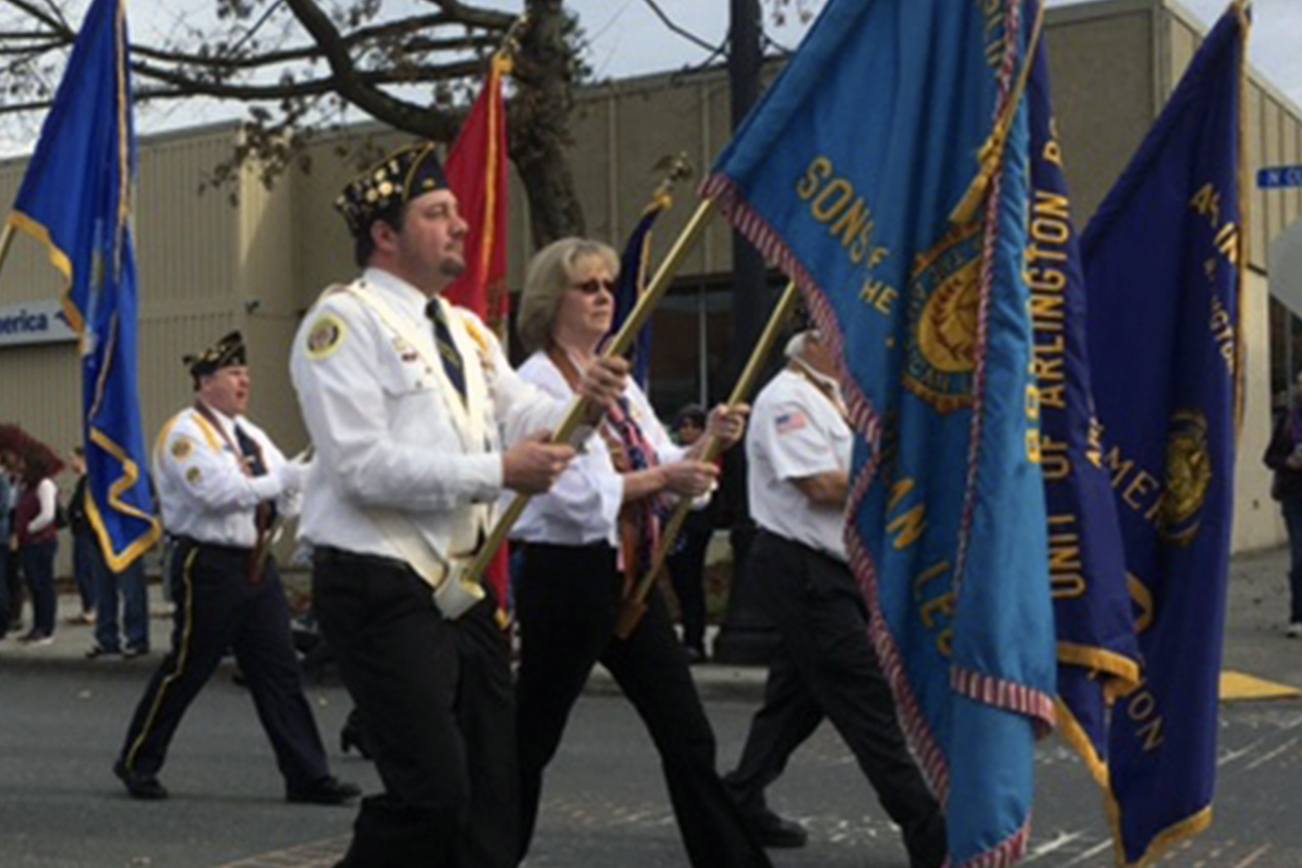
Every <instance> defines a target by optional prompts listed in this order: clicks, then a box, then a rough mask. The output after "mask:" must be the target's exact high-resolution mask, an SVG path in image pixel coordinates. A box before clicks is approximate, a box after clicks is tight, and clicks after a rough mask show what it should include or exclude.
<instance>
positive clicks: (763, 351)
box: [615, 281, 800, 639]
mask: <svg viewBox="0 0 1302 868" xmlns="http://www.w3.org/2000/svg"><path fill="white" fill-rule="evenodd" d="M799 298H800V292H799V290H797V289H796V284H795V281H792V282H790V283H788V284H787V288H786V290H785V291H784V292H783V293H782V297H781V298H779V299H778V303H777V305H776V306H775V307H774V308H773V313H772V315H770V316H769V322H768V325H766V326H765V327H764V331H763V333H762V334H761V335H760V339H759V343H757V344H756V345H755V349H754V350H753V351H752V352H751V354H750V359H748V360H747V362H746V367H745V369H744V370H742V372H741V376H740V377H738V378H737V384H736V385H735V386H733V387H732V394H731V395H729V396H728V406H729V407H735V406H737V405H738V404H740V403H742V402H743V401H745V400H746V399H747V398H748V397H749V396H750V393H751V391H752V390H753V389H754V387H755V380H756V378H757V377H759V372H760V368H761V367H762V366H763V365H764V362H765V361H767V360H768V357H769V354H770V353H772V352H773V345H774V344H776V343H777V341H778V335H779V334H780V333H781V331H782V327H783V325H785V324H786V321H787V320H788V319H790V318H791V312H792V311H793V310H795V307H796V302H797V301H798V300H799ZM722 451H723V444H722V443H721V442H720V441H719V438H717V437H715V436H713V435H707V439H706V441H705V449H704V450H703V452H702V455H701V458H700V460H701V461H713V460H714V459H716V458H718V457H719V453H720V452H722ZM691 511H692V498H690V497H684V498H682V499H681V500H679V501H678V508H677V509H675V510H674V514H673V516H672V517H670V519H669V523H668V524H667V525H665V528H664V531H663V532H662V533H661V535H660V545H659V546H657V548H656V551H655V555H654V556H653V557H652V559H651V568H650V569H649V570H647V571H646V573H645V574H643V576H642V579H641V581H639V582H638V584H637V587H635V588H634V589H633V591H632V593H630V594H629V595H628V596H627V597H625V598H624V605H623V606H622V607H621V608H620V610H619V620H618V621H616V623H615V635H616V636H618V637H619V638H621V639H627V638H628V637H629V636H630V635H631V634H632V632H633V628H635V627H636V626H637V624H638V622H639V621H641V620H642V616H643V615H644V614H646V598H647V595H648V594H650V593H651V589H652V588H653V587H654V586H655V583H656V579H658V578H659V577H660V573H661V572H662V571H663V570H664V567H665V561H666V560H667V559H668V557H669V552H670V551H671V550H672V549H673V546H674V541H675V540H676V539H677V538H678V533H679V531H681V530H682V527H683V522H684V521H685V520H686V519H687V513H689V512H691Z"/></svg>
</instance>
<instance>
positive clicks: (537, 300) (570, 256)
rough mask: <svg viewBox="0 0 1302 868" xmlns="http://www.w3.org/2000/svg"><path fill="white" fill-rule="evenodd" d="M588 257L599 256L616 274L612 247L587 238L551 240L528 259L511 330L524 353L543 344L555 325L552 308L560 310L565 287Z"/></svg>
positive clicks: (617, 263)
mask: <svg viewBox="0 0 1302 868" xmlns="http://www.w3.org/2000/svg"><path fill="white" fill-rule="evenodd" d="M590 256H593V257H596V258H598V259H600V260H601V262H602V264H603V265H605V266H606V268H608V269H609V270H610V273H611V274H612V275H616V274H618V273H619V255H618V254H617V253H615V250H614V248H612V247H611V246H610V245H609V244H603V243H602V242H600V241H593V240H592V239H589V238H562V239H560V240H559V241H553V242H552V243H551V244H548V245H547V246H546V247H544V248H543V249H542V250H539V251H538V252H537V253H536V254H534V257H533V259H532V260H530V261H529V270H528V271H527V272H525V276H524V291H523V292H521V293H520V313H519V315H518V316H517V318H516V321H515V331H516V334H518V335H519V337H520V344H521V345H522V346H523V347H524V350H525V352H527V353H532V352H534V351H536V350H540V349H542V348H543V347H545V346H547V343H548V341H549V340H550V339H551V334H552V326H554V325H555V324H556V311H558V310H559V309H560V306H561V298H562V297H563V296H564V295H565V290H567V289H569V288H570V285H571V284H572V283H573V281H574V273H575V269H576V267H577V266H578V263H579V260H580V259H587V258H588V257H590Z"/></svg>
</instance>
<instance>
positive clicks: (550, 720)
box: [515, 543, 770, 868]
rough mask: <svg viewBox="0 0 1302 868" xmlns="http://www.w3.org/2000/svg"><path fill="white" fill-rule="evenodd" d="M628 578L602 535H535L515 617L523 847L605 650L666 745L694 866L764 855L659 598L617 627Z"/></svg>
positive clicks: (665, 759) (742, 862)
mask: <svg viewBox="0 0 1302 868" xmlns="http://www.w3.org/2000/svg"><path fill="white" fill-rule="evenodd" d="M622 597H623V577H622V576H621V575H620V574H619V573H618V572H616V569H615V551H614V549H612V548H610V547H609V546H606V545H592V546H555V545H539V544H534V543H530V544H529V545H528V546H527V547H526V548H525V552H524V569H523V570H522V572H521V575H520V578H519V581H518V584H517V586H516V592H515V603H516V616H517V617H518V619H519V623H520V642H521V646H520V671H519V678H518V682H517V687H516V691H517V702H518V710H517V720H518V723H517V726H516V730H517V732H518V734H519V761H520V812H521V818H522V820H521V832H522V834H521V847H520V853H521V855H522V856H523V854H524V853H525V852H526V851H527V850H528V847H529V840H530V838H531V837H532V834H533V828H534V822H535V820H536V819H537V816H538V805H539V800H540V796H541V791H542V776H543V769H544V768H546V766H547V763H548V762H550V761H551V758H552V757H553V756H554V755H555V754H556V749H557V747H558V746H559V745H560V741H561V735H562V734H563V732H564V730H565V723H566V720H567V719H568V717H569V713H570V709H571V708H572V707H573V706H574V703H575V701H576V700H577V699H578V697H579V694H580V693H581V692H582V690H583V685H584V683H585V682H586V681H587V679H588V674H589V673H590V672H591V671H592V667H593V665H594V664H596V663H597V662H598V661H600V662H601V663H602V664H603V665H605V667H606V668H607V669H609V670H610V673H611V674H612V675H613V676H614V678H615V681H616V682H617V683H618V684H619V686H620V688H621V689H622V690H623V691H624V695H625V696H627V697H628V699H629V701H630V702H632V703H633V706H634V708H636V709H637V713H638V715H639V716H640V717H641V718H642V721H643V723H645V724H646V727H647V730H648V731H649V732H650V734H651V738H652V740H653V741H654V742H655V745H656V749H657V750H658V751H659V753H660V762H661V765H662V767H663V769H664V775H665V783H666V784H667V786H668V789H669V798H670V801H671V803H672V804H673V809H674V816H675V817H676V818H677V821H678V828H679V832H680V833H681V835H682V838H683V844H684V845H685V847H686V849H687V854H688V857H689V859H690V860H691V864H692V865H694V866H696V868H753V866H768V865H769V864H770V863H769V860H768V857H767V856H766V855H765V854H764V851H763V850H762V849H761V848H760V846H759V845H758V844H757V843H756V842H755V841H754V839H753V838H752V837H751V836H750V833H749V832H748V831H747V830H746V828H745V827H744V825H743V823H742V820H741V817H740V814H739V812H738V811H737V809H736V806H735V805H734V804H733V803H732V800H731V799H730V798H729V796H728V793H727V791H726V790H725V789H724V787H723V783H722V782H721V781H720V780H719V777H718V773H717V772H716V770H715V743H714V731H713V730H712V729H711V728H710V722H709V720H708V719H707V718H706V716H705V709H704V707H702V705H701V700H700V697H699V696H698V695H697V693H696V686H695V684H694V682H693V681H692V676H691V673H690V671H689V670H688V666H687V657H686V655H685V653H684V652H683V649H682V647H681V646H680V645H679V643H678V641H677V639H676V638H675V637H674V633H673V628H672V626H671V624H670V621H669V614H668V611H667V608H666V606H665V603H664V599H663V598H662V597H661V596H660V595H659V594H657V593H652V594H651V595H650V598H649V599H648V600H647V603H648V610H647V612H646V615H645V616H643V618H642V620H641V622H640V623H639V624H638V626H637V628H636V629H635V630H634V631H633V634H632V635H631V636H629V638H628V639H626V640H621V639H618V638H616V637H615V635H614V630H615V619H616V616H617V615H618V613H619V607H620V602H621V599H622Z"/></svg>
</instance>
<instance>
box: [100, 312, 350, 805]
mask: <svg viewBox="0 0 1302 868" xmlns="http://www.w3.org/2000/svg"><path fill="white" fill-rule="evenodd" d="M185 363H186V364H187V365H188V367H189V370H190V375H191V376H192V377H193V379H194V390H195V402H194V404H193V406H191V407H187V408H186V409H184V410H182V411H181V412H180V413H178V414H176V415H175V416H173V417H172V418H171V420H170V421H168V423H167V424H166V425H165V426H164V428H163V432H162V433H161V434H160V435H159V437H158V441H157V446H156V447H155V451H154V455H153V468H154V480H155V483H156V484H157V486H158V494H159V505H160V506H161V507H162V514H163V524H164V526H165V527H166V528H167V530H168V531H169V532H170V533H172V534H173V535H175V536H176V537H177V548H176V553H175V556H174V558H173V563H172V574H171V581H172V583H173V586H174V591H175V596H176V613H175V618H174V626H173V629H172V649H171V651H169V652H168V654H167V656H166V657H165V658H164V659H163V662H162V664H161V665H160V666H159V667H158V669H157V671H155V672H154V675H153V678H151V679H150V682H149V685H148V687H146V688H145V693H144V695H143V696H142V697H141V698H140V703H139V704H138V705H137V706H136V711H135V714H134V715H133V716H132V718H131V724H130V726H129V728H128V730H127V736H126V740H125V742H124V743H123V745H122V751H121V753H120V754H119V756H118V759H117V762H116V763H115V764H114V766H113V772H114V774H116V775H117V776H118V777H119V778H120V779H121V780H122V782H123V784H125V785H126V788H127V792H128V793H129V794H130V795H131V796H132V797H134V798H138V799H161V798H165V797H166V796H167V790H166V789H164V788H163V785H162V784H161V783H160V782H159V780H158V771H159V769H161V768H162V766H163V761H164V759H165V758H166V755H167V747H168V745H169V744H170V743H171V740H172V736H173V735H174V734H175V732H176V728H177V726H178V725H180V723H181V717H182V715H183V714H185V711H186V709H187V708H188V707H189V706H190V703H191V702H192V701H193V700H194V698H195V697H196V696H197V695H198V693H199V691H200V689H202V688H203V686H204V684H206V683H207V681H208V679H209V678H210V677H212V674H213V672H214V670H216V668H217V664H218V662H219V661H220V660H221V657H222V654H223V653H225V652H226V649H227V648H233V649H234V651H235V657H236V660H237V661H238V662H239V666H240V669H241V671H242V672H243V673H244V677H245V679H246V682H247V685H248V688H249V693H250V694H251V695H252V697H253V702H254V705H255V706H256V708H257V712H258V720H259V721H260V722H261V723H262V728H263V729H264V730H265V731H266V733H267V736H268V738H269V739H270V740H271V746H272V749H273V750H274V751H275V754H276V765H277V766H278V768H279V769H280V773H281V775H282V776H283V777H284V779H285V799H286V801H290V802H310V803H314V804H322V805H338V804H342V803H344V802H346V801H348V800H349V799H352V798H353V797H354V796H356V795H358V794H359V793H360V790H359V789H358V788H357V787H356V786H354V785H353V784H347V783H343V782H341V781H339V780H337V779H335V778H334V777H333V776H332V775H331V774H330V768H329V765H328V764H327V762H326V756H325V749H324V747H323V746H322V744H321V735H320V733H319V732H318V731H317V726H316V720H315V719H314V718H313V716H312V708H311V706H310V705H309V704H308V701H307V697H306V696H304V695H303V684H302V676H301V673H300V671H299V665H298V658H297V657H296V656H295V654H294V648H293V644H292V642H291V640H290V634H289V606H288V603H287V602H286V600H285V591H284V588H283V587H282V586H281V582H280V574H279V572H278V571H277V569H276V562H275V559H274V558H272V557H271V556H270V553H269V552H268V551H267V545H268V544H269V542H270V538H269V537H270V530H271V525H272V523H273V522H274V520H275V517H276V515H277V514H280V515H285V514H292V513H295V512H297V511H298V507H299V499H300V498H299V495H298V492H299V490H300V488H301V480H302V478H303V476H304V474H305V473H306V467H305V466H304V465H302V464H301V463H299V462H296V461H286V460H285V457H284V456H283V455H282V454H281V452H280V450H279V449H277V448H276V445H275V444H274V443H272V442H271V439H270V438H269V437H268V436H267V435H266V433H264V432H263V431H262V429H260V428H259V427H258V426H256V425H254V424H253V423H252V422H251V421H250V420H249V419H248V418H247V417H246V416H245V415H244V413H245V411H246V410H247V408H248V404H249V396H250V390H251V387H252V382H251V380H250V378H249V369H248V367H247V363H246V353H245V347H244V341H243V340H242V339H241V337H240V334H239V332H232V333H230V334H228V335H226V336H225V337H223V338H222V339H221V340H219V341H218V342H217V343H216V344H214V345H213V346H212V347H210V348H209V349H207V350H206V351H204V352H203V353H201V354H199V355H197V356H187V357H186V359H185Z"/></svg>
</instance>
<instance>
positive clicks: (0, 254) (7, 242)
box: [0, 223, 14, 270]
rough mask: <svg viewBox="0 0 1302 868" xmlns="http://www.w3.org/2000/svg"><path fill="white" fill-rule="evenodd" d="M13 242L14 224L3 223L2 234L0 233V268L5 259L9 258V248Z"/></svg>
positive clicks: (1, 268) (0, 268) (3, 264)
mask: <svg viewBox="0 0 1302 868" xmlns="http://www.w3.org/2000/svg"><path fill="white" fill-rule="evenodd" d="M13 243H14V224H12V223H5V228H4V232H3V234H0V270H3V269H4V267H5V260H6V259H8V258H9V248H10V247H11V246H12V245H13Z"/></svg>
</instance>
